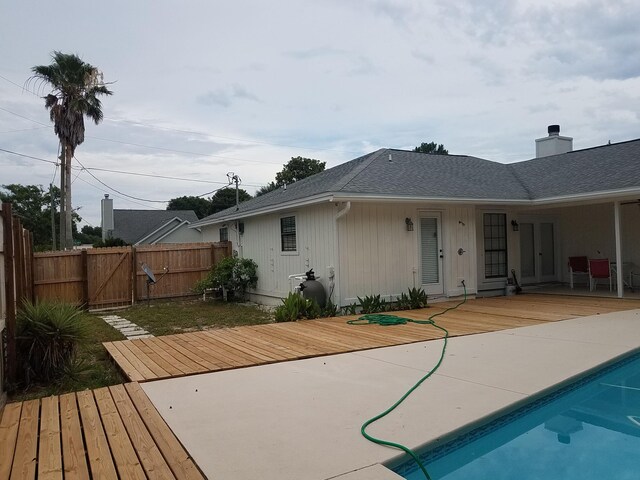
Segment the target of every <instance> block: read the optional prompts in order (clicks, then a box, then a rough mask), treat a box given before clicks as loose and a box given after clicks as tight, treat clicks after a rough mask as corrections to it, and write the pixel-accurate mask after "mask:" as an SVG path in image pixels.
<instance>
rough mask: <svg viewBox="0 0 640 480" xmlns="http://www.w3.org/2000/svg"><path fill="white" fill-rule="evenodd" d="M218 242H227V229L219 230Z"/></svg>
mask: <svg viewBox="0 0 640 480" xmlns="http://www.w3.org/2000/svg"><path fill="white" fill-rule="evenodd" d="M220 241H221V242H228V241H229V229H228V228H227V227H224V228H221V229H220Z"/></svg>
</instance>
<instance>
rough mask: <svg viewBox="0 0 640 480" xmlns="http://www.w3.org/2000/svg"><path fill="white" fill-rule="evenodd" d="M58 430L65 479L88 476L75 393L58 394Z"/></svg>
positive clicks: (80, 478)
mask: <svg viewBox="0 0 640 480" xmlns="http://www.w3.org/2000/svg"><path fill="white" fill-rule="evenodd" d="M60 430H61V434H62V461H63V464H64V478H65V480H83V479H86V478H89V469H88V467H87V459H86V454H85V449H84V441H83V439H82V426H81V425H80V411H79V410H78V401H77V399H76V395H75V393H67V394H64V395H60Z"/></svg>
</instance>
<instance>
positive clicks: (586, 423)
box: [390, 354, 640, 480]
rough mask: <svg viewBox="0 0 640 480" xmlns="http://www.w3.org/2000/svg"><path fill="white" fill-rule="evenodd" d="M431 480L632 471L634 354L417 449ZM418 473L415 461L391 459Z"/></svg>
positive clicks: (529, 479)
mask: <svg viewBox="0 0 640 480" xmlns="http://www.w3.org/2000/svg"><path fill="white" fill-rule="evenodd" d="M420 458H421V460H422V461H423V462H424V464H425V465H426V467H427V470H428V471H429V474H430V475H431V478H432V479H433V480H436V479H443V480H462V479H464V480H476V479H492V480H500V479H519V480H533V479H545V480H555V479H558V480H559V479H562V480H578V479H579V480H590V479H593V480H595V479H598V480H600V479H603V478H606V479H616V480H627V479H629V480H631V479H634V480H636V479H638V478H640V354H635V355H634V356H632V357H630V358H627V359H625V360H622V361H621V362H618V363H617V364H615V365H611V366H609V367H606V368H604V369H602V370H601V371H599V372H596V373H595V374H591V375H589V376H588V377H586V378H584V379H582V380H580V381H578V382H576V383H574V384H571V385H569V386H566V387H563V388H561V389H560V390H558V391H556V392H554V393H553V394H551V395H549V396H547V397H544V398H542V399H539V400H537V401H535V402H533V403H531V404H529V405H527V406H525V407H522V408H520V409H518V410H516V411H515V412H513V413H511V414H508V415H506V416H504V417H501V418H498V419H496V420H494V421H492V422H490V423H489V424H487V425H484V426H482V427H479V428H477V429H475V430H473V431H471V432H470V433H468V434H466V435H463V436H462V437H460V438H457V439H455V440H453V441H451V442H448V443H447V444H444V445H442V446H439V447H437V448H435V449H432V450H428V451H425V452H424V453H422V452H421V453H420ZM390 468H392V469H393V470H394V471H395V472H396V473H398V474H399V475H401V476H403V477H404V478H406V479H408V480H424V475H423V473H422V472H421V471H420V470H419V469H418V467H417V465H416V463H415V462H414V461H413V460H411V459H407V460H406V461H403V462H402V463H400V464H399V465H397V462H396V466H393V465H391V466H390Z"/></svg>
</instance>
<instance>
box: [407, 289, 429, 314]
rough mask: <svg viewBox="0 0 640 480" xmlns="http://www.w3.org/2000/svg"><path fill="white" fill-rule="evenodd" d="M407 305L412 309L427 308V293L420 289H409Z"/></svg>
mask: <svg viewBox="0 0 640 480" xmlns="http://www.w3.org/2000/svg"><path fill="white" fill-rule="evenodd" d="M409 305H410V306H411V308H412V309H416V308H425V307H427V306H428V305H427V293H426V292H425V291H424V290H423V289H422V288H415V287H414V288H410V289H409Z"/></svg>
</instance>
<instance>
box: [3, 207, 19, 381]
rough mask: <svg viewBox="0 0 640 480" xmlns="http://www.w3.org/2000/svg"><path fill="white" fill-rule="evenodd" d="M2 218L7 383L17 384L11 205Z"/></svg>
mask: <svg viewBox="0 0 640 480" xmlns="http://www.w3.org/2000/svg"><path fill="white" fill-rule="evenodd" d="M2 216H3V217H4V254H5V260H4V269H5V281H4V288H5V298H6V300H7V317H6V328H7V381H8V382H10V383H15V380H16V362H17V359H16V302H15V298H16V291H15V278H14V259H13V216H12V213H11V204H10V203H3V204H2Z"/></svg>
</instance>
